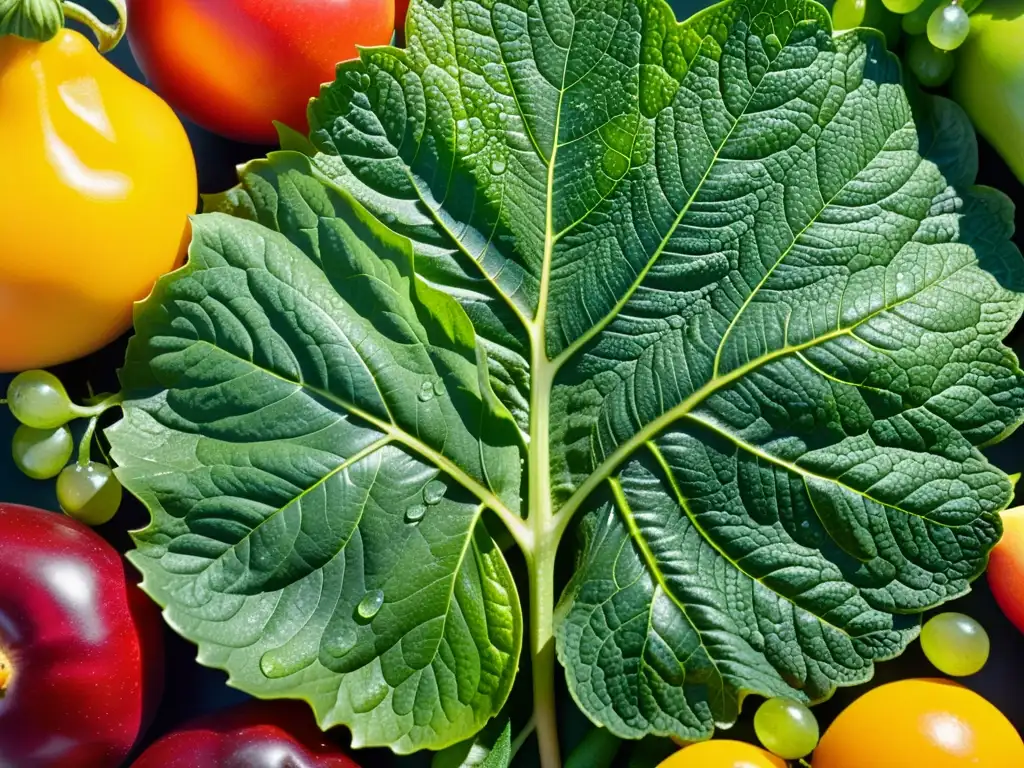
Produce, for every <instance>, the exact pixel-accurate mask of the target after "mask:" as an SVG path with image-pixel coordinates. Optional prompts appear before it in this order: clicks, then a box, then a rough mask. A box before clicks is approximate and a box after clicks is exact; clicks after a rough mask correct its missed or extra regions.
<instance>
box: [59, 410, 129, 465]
mask: <svg viewBox="0 0 1024 768" xmlns="http://www.w3.org/2000/svg"><path fill="white" fill-rule="evenodd" d="M122 402H124V395H123V394H122V393H120V392H118V393H117V394H115V395H107V396H106V397H104V398H103V399H102V400H100V401H99V402H98V403H95V404H94V405H75V404H74V403H72V405H71V407H72V409H73V410H74V412H75V413H76V414H77V415H78V416H80V417H82V418H88V419H89V426H87V427H86V428H85V434H83V435H82V442H81V443H80V444H79V446H78V464H79V466H82V467H86V466H88V465H89V462H91V461H92V439H93V436H94V435H95V434H96V425H97V423H99V420H100V416H102V415H103V414H104V413H106V412H107V411H108V410H110V409H111V408H113V407H114V406H116V405H120V404H121V403H122Z"/></svg>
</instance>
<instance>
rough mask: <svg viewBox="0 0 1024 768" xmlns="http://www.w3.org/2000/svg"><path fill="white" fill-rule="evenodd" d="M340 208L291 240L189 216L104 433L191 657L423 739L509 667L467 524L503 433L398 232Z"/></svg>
mask: <svg viewBox="0 0 1024 768" xmlns="http://www.w3.org/2000/svg"><path fill="white" fill-rule="evenodd" d="M321 191H323V190H321ZM336 198H337V195H336V194H334V193H330V194H328V193H326V192H325V194H323V195H322V197H321V198H319V199H318V200H317V201H316V202H317V203H320V204H323V205H333V204H336V203H337V200H336ZM332 210H333V209H332ZM337 210H338V213H337V215H336V216H332V217H330V218H327V217H322V218H320V219H319V221H317V219H316V216H315V215H314V224H313V227H312V229H311V230H304V231H303V232H302V233H301V234H297V235H296V238H297V239H300V238H301V237H308V238H310V239H309V240H308V241H307V242H306V243H305V245H306V247H307V250H306V251H305V252H304V251H302V250H300V249H299V248H298V247H297V246H296V245H295V244H293V243H292V242H290V241H289V240H288V239H287V238H286V237H284V236H283V235H281V234H278V233H274V232H271V231H269V230H268V229H265V228H262V227H260V226H258V225H255V224H252V223H250V222H246V221H242V220H240V219H233V218H229V217H226V216H219V215H214V216H206V217H201V218H199V219H198V220H196V222H195V224H194V237H193V243H192V247H191V251H190V262H189V265H188V267H186V268H185V269H184V270H182V271H181V272H179V273H176V274H175V275H173V276H172V277H171V278H170V279H166V280H164V281H162V282H161V284H160V285H159V286H158V288H157V290H156V292H155V293H154V296H153V297H152V298H151V299H150V300H149V302H148V303H147V305H146V306H145V307H144V308H143V309H142V310H141V311H140V312H139V314H138V316H137V317H136V331H137V335H136V336H135V338H134V339H133V340H132V342H131V348H130V349H129V352H128V361H127V364H126V367H125V370H124V372H123V375H122V378H123V381H124V384H125V386H126V388H127V389H128V390H129V391H130V392H131V393H132V396H133V398H135V399H134V400H133V401H132V402H130V403H129V404H127V405H126V408H125V419H124V420H123V421H122V422H120V423H119V424H118V425H116V426H115V427H114V428H113V429H112V430H110V431H109V432H108V434H109V435H110V439H111V444H112V446H113V456H114V458H115V459H116V461H117V462H118V464H119V465H120V470H119V476H120V477H121V479H122V480H123V482H124V483H125V484H126V486H127V487H128V488H130V489H132V490H133V491H134V492H135V493H136V494H137V495H138V496H139V497H140V498H141V499H142V500H143V501H144V502H145V503H146V504H147V505H148V506H149V507H150V509H151V510H152V512H153V524H152V525H151V526H150V527H149V528H148V529H147V530H146V531H143V532H142V533H141V534H139V535H138V536H137V541H138V544H139V549H138V550H137V551H136V552H134V553H132V560H133V562H135V563H136V564H137V565H138V566H139V567H140V568H141V569H142V571H143V573H144V574H145V576H146V579H145V582H144V587H145V588H146V589H147V590H148V591H149V592H150V594H152V595H153V596H154V597H155V598H156V599H157V601H158V602H160V603H161V604H162V605H165V606H166V607H167V612H166V616H167V619H168V620H169V621H170V623H171V624H172V625H173V626H174V627H175V628H176V629H178V630H179V631H180V632H181V633H182V634H184V635H186V636H187V637H190V638H192V639H194V640H197V641H198V642H199V644H200V650H201V654H200V659H201V660H202V661H203V662H204V663H208V664H212V665H215V666H220V667H224V668H226V669H227V670H228V671H229V672H230V673H231V682H232V683H233V684H234V685H236V686H238V687H240V688H243V689H244V690H247V691H250V692H252V693H256V694H259V695H284V696H301V697H302V698H305V699H307V700H309V701H310V703H311V704H312V705H313V706H314V708H315V709H316V711H317V714H318V716H319V718H320V720H321V722H322V723H323V724H324V725H325V726H326V725H330V724H333V723H341V722H343V723H346V724H349V725H350V726H351V727H352V729H353V735H354V741H355V743H356V744H360V743H374V744H380V743H384V744H391V745H393V746H394V747H395V748H396V749H398V750H402V751H408V750H410V749H413V748H416V747H419V746H422V745H427V746H438V747H439V746H444V745H445V744H447V743H449V742H451V741H453V740H455V739H457V738H459V737H461V736H463V735H464V734H465V733H467V732H472V731H474V730H476V729H477V728H479V727H480V726H482V725H483V724H484V722H486V720H487V719H488V718H489V717H490V716H491V715H492V714H494V713H495V712H497V710H498V709H499V708H500V707H501V705H502V704H503V703H504V701H505V698H506V696H507V695H508V692H509V689H510V687H511V683H512V679H513V677H514V674H515V668H516V662H517V659H518V654H519V648H520V644H521V637H522V621H521V614H520V609H519V603H518V597H517V595H516V590H515V585H514V583H513V581H512V578H511V575H510V574H509V572H508V569H507V566H506V565H505V561H504V559H503V558H502V555H501V553H500V551H499V550H498V549H497V548H496V547H495V546H494V545H493V543H492V542H491V540H490V538H489V537H488V536H487V534H486V532H485V530H484V528H483V526H481V525H478V524H477V523H478V521H479V519H480V515H481V512H482V510H483V505H482V501H481V500H482V499H487V500H488V503H489V504H490V505H492V506H499V505H501V504H502V503H503V500H504V501H507V502H508V503H510V504H512V505H513V506H515V505H516V504H517V497H518V486H519V471H518V464H519V447H518V442H517V441H518V434H517V432H516V430H515V426H514V424H513V423H512V421H511V419H510V418H509V417H508V416H507V414H505V415H503V414H502V413H501V412H499V411H498V410H497V408H496V407H493V406H492V404H491V401H493V400H494V398H493V395H491V396H490V397H489V398H488V397H487V396H486V378H484V379H483V380H481V378H480V375H479V366H480V363H479V362H478V361H477V360H476V352H475V350H474V346H473V337H472V328H471V327H470V326H469V322H468V320H467V318H466V316H465V314H464V313H463V312H462V310H461V309H460V308H459V306H458V304H456V303H455V302H454V301H452V300H451V299H450V298H448V297H447V296H444V295H443V294H439V293H437V292H436V291H434V290H432V289H431V288H429V287H427V286H425V285H423V284H422V283H418V282H417V281H416V280H415V279H414V276H413V273H412V260H411V254H410V253H409V251H408V245H407V242H405V241H402V240H401V239H400V238H398V237H396V236H395V235H393V234H391V233H389V232H388V231H387V230H385V229H383V228H382V227H380V226H379V225H378V224H377V223H376V222H374V221H373V220H372V219H370V218H368V217H367V216H366V215H365V214H361V213H360V211H359V210H358V209H357V208H355V207H354V206H351V205H349V206H342V205H338V206H337ZM296 213H300V211H298V210H296ZM380 256H387V257H389V258H388V259H387V260H384V259H382V258H380ZM370 318H372V319H370ZM485 433H486V436H487V439H486V442H485V441H484V440H482V439H481V435H483V434H485Z"/></svg>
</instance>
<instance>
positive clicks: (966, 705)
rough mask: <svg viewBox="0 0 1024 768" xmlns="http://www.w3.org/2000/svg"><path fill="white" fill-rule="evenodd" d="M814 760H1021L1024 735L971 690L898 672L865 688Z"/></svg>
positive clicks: (950, 765)
mask: <svg viewBox="0 0 1024 768" xmlns="http://www.w3.org/2000/svg"><path fill="white" fill-rule="evenodd" d="M813 762H814V768H865V766H871V768H925V766H927V768H968V767H969V768H1021V766H1024V743H1022V742H1021V738H1020V735H1019V734H1018V733H1017V731H1016V729H1015V728H1014V727H1013V725H1011V724H1010V722H1009V721H1008V720H1007V719H1006V718H1005V717H1003V715H1002V714H1001V713H1000V712H999V710H998V709H996V708H995V707H994V706H992V705H991V704H990V703H988V702H987V701H985V699H983V698H982V697H981V696H979V695H978V694H976V693H974V692H973V691H971V690H969V689H967V688H964V687H962V686H960V685H957V684H955V683H950V682H948V681H945V680H901V681H899V682H896V683H889V684H888V685H883V686H880V687H878V688H875V689H874V690H872V691H868V692H867V693H866V694H864V695H863V696H861V697H860V698H859V699H857V700H856V701H855V702H853V704H851V705H850V706H849V707H847V708H846V709H845V710H844V711H843V712H842V714H840V715H839V717H838V718H836V720H835V721H834V722H833V723H832V725H831V726H830V727H829V729H828V730H827V731H826V732H825V735H824V736H823V737H822V739H821V743H820V744H819V745H818V748H817V749H816V750H814V761H813Z"/></svg>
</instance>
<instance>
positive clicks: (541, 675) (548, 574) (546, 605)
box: [530, 548, 562, 768]
mask: <svg viewBox="0 0 1024 768" xmlns="http://www.w3.org/2000/svg"><path fill="white" fill-rule="evenodd" d="M542 549H547V548H542ZM553 550H554V548H552V551H551V552H550V553H547V552H543V551H542V552H538V553H537V557H535V558H534V559H533V562H532V563H531V564H530V653H531V657H532V663H533V711H534V717H535V718H536V720H537V742H538V746H539V748H540V764H541V766H542V768H561V765H562V757H561V754H560V752H559V746H558V716H557V712H556V708H555V632H554V613H555V573H554V571H555V557H554V551H553Z"/></svg>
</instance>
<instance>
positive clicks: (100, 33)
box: [64, 0, 128, 53]
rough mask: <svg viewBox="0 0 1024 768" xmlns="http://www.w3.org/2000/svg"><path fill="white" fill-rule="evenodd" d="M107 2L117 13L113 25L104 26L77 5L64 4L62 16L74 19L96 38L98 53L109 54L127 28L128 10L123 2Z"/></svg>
mask: <svg viewBox="0 0 1024 768" xmlns="http://www.w3.org/2000/svg"><path fill="white" fill-rule="evenodd" d="M109 2H110V4H111V5H112V6H114V10H115V11H117V22H116V23H115V24H105V23H104V22H102V21H100V19H99V17H98V16H97V15H96V14H95V13H93V12H92V11H90V10H89V9H88V8H84V7H82V6H81V5H79V4H78V3H73V2H65V3H64V16H65V17H66V18H69V19H74V20H75V21H77V22H78V23H80V24H84V25H85V26H87V27H88V28H89V30H90V31H91V32H92V33H93V34H94V35H95V36H96V42H97V47H98V48H99V50H100V53H109V52H110V51H112V50H114V48H115V47H116V46H117V44H118V43H119V42H121V38H122V37H124V33H125V30H126V29H127V28H128V8H127V7H126V6H125V0H109Z"/></svg>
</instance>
